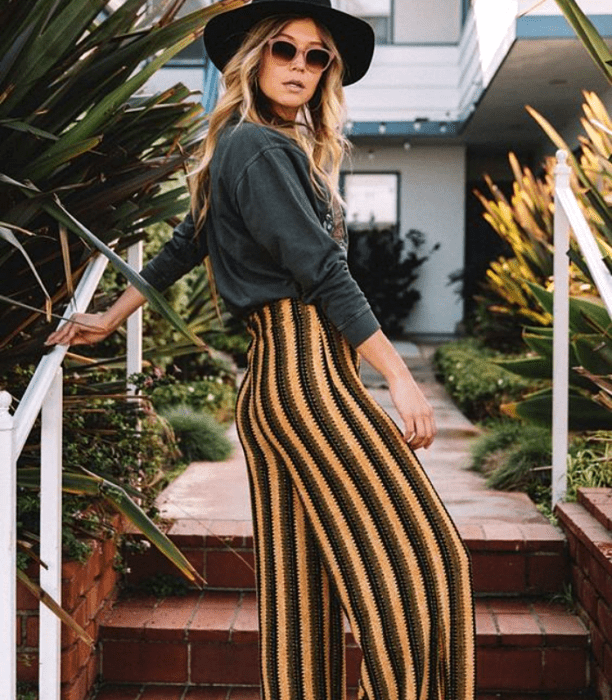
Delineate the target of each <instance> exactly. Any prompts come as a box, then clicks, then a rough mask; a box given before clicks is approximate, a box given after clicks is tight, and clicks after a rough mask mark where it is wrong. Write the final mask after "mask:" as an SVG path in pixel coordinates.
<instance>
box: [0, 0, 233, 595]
mask: <svg viewBox="0 0 612 700" xmlns="http://www.w3.org/2000/svg"><path fill="white" fill-rule="evenodd" d="M243 3H244V0H221V2H218V3H216V4H214V5H211V6H209V7H206V8H204V9H202V10H199V11H197V12H193V13H191V14H188V15H186V16H185V17H182V18H180V19H177V11H178V9H179V7H180V5H181V4H182V3H181V2H180V0H177V1H176V2H173V3H170V6H169V9H168V10H167V11H165V12H162V13H161V15H160V16H159V17H156V18H153V19H151V18H150V17H149V16H148V15H147V14H146V12H145V9H146V0H125V2H123V3H122V4H121V6H120V7H119V8H118V9H116V10H114V11H111V10H109V9H108V8H107V5H108V0H62V2H58V0H32V2H28V3H23V2H20V1H19V0H7V1H6V2H4V3H2V4H1V5H0V353H1V360H0V363H1V366H2V370H3V371H4V372H9V373H13V374H14V372H15V371H18V368H19V365H20V364H21V363H24V362H29V361H31V360H35V359H37V357H38V356H39V355H40V354H41V352H42V340H43V338H44V337H46V335H47V334H48V332H49V330H50V329H49V325H48V322H50V321H51V320H52V319H53V318H54V317H56V316H62V314H63V309H64V307H65V304H66V302H67V301H68V300H69V298H70V297H71V295H72V292H73V290H74V288H75V286H76V283H77V282H78V279H79V276H80V275H81V273H82V271H83V269H84V268H85V265H86V263H87V262H88V260H89V259H90V258H91V256H92V254H94V253H95V252H97V251H100V252H101V253H102V254H104V255H106V256H107V257H108V258H109V259H110V261H111V263H112V264H113V265H114V266H115V267H116V268H117V269H118V270H119V271H120V272H121V273H122V274H123V275H124V276H125V277H126V278H127V279H128V280H129V281H130V282H131V283H132V284H133V285H135V286H136V287H137V288H138V289H139V290H140V291H141V292H142V293H143V294H144V295H145V296H146V297H147V299H148V300H149V302H150V304H151V305H152V306H153V307H154V308H155V309H156V310H157V311H159V312H160V314H162V315H163V316H164V317H165V318H166V319H168V320H169V321H170V322H171V323H172V324H173V325H174V326H175V327H176V328H177V329H179V330H181V332H182V333H183V334H184V335H185V336H186V337H187V338H188V339H189V342H190V344H191V345H192V346H193V344H198V345H200V346H202V341H201V340H200V338H199V337H198V336H197V335H196V333H195V332H194V331H193V330H191V329H190V328H189V327H188V326H187V325H186V323H185V322H184V321H183V320H181V319H180V318H179V317H178V315H177V314H176V313H175V312H174V311H173V309H172V307H171V306H169V305H168V304H167V303H166V302H165V300H164V298H163V297H162V296H161V295H160V294H158V293H157V292H156V291H155V290H154V289H153V288H152V287H150V285H148V284H147V283H146V282H145V281H144V280H143V279H142V278H141V277H140V275H138V274H137V273H136V272H134V271H133V270H132V269H131V268H130V267H129V266H127V265H126V263H125V262H124V261H123V259H122V258H121V256H120V253H121V251H122V250H123V249H124V248H125V247H127V246H128V245H130V244H131V243H133V242H134V241H136V240H138V239H139V238H141V237H143V236H144V235H145V232H146V229H147V227H148V226H150V225H152V224H154V223H156V222H160V221H168V220H172V217H177V216H180V215H182V214H183V213H184V212H185V211H186V209H187V206H188V205H187V198H186V196H185V194H186V192H185V189H184V187H183V186H182V185H181V184H180V183H178V181H175V186H174V187H172V188H171V189H170V190H163V189H162V188H161V184H162V183H164V182H167V181H173V180H172V178H173V175H174V174H175V173H177V172H179V171H180V170H181V169H183V168H184V165H185V162H186V159H187V158H188V157H189V155H190V153H191V151H192V147H193V146H194V145H195V143H196V141H197V139H198V134H199V132H200V130H201V127H202V124H203V119H204V117H205V115H204V114H203V112H202V108H201V107H200V105H199V104H198V102H197V100H195V99H194V98H193V96H192V94H191V93H190V92H189V91H188V90H187V89H186V88H185V87H184V86H182V85H176V86H174V87H172V88H170V89H168V90H166V91H164V92H163V93H160V94H154V95H150V94H146V92H144V88H145V85H146V82H147V80H148V79H149V78H150V77H151V76H152V75H153V73H154V72H155V71H156V70H158V69H159V68H160V67H161V66H162V65H163V64H164V63H165V62H166V61H168V60H169V59H170V58H171V57H172V56H174V55H175V54H176V53H178V52H179V51H181V50H182V49H183V48H184V47H186V46H187V45H188V44H189V43H191V42H192V41H194V40H195V39H197V38H198V37H199V36H200V35H201V33H202V30H203V26H204V24H205V23H206V21H207V20H208V18H210V17H211V16H213V15H214V14H216V13H218V12H220V11H223V10H226V9H232V8H233V7H237V6H239V5H241V4H243ZM198 330H201V328H198ZM9 388H11V389H12V387H9ZM18 478H19V483H20V484H21V486H22V487H25V488H33V489H36V488H38V483H39V481H38V474H37V472H36V470H35V469H34V470H33V469H32V468H31V467H29V466H24V465H23V464H22V465H21V468H20V470H19V477H18ZM64 489H65V490H66V491H68V492H71V493H80V494H87V495H89V496H91V497H92V498H103V499H105V500H107V501H108V502H110V503H112V504H113V505H114V506H115V507H116V508H118V509H119V510H120V511H121V512H123V513H124V514H125V515H126V516H127V517H128V518H130V519H131V520H132V522H133V523H134V524H135V525H136V527H137V528H139V529H141V530H142V531H143V532H144V533H145V534H146V535H147V536H148V537H149V539H150V540H151V541H152V542H153V544H155V545H156V546H157V547H158V548H159V549H160V550H161V551H162V552H163V553H164V554H166V555H167V556H168V557H170V558H171V559H172V561H173V562H174V563H175V564H176V565H177V566H178V567H179V568H180V569H181V571H183V573H184V574H185V575H186V576H187V577H188V578H189V579H190V580H191V581H193V582H194V583H200V582H201V577H199V575H198V574H197V573H196V572H195V571H194V569H193V568H192V567H191V566H190V564H189V563H188V562H187V560H186V559H185V558H184V557H183V555H181V553H180V552H179V551H178V550H177V549H176V547H175V546H174V545H173V544H172V543H171V542H170V540H168V538H167V537H165V535H163V533H161V532H160V531H159V530H158V529H157V528H156V526H155V525H154V523H152V522H151V520H150V519H149V518H148V517H147V516H146V514H145V513H144V512H143V511H142V509H140V508H139V507H138V506H137V505H136V504H135V503H134V501H133V500H132V499H131V498H130V497H129V493H130V492H131V490H130V489H129V488H127V487H124V486H123V485H121V484H120V483H114V482H112V481H110V480H109V479H107V478H104V476H101V475H97V474H93V473H91V472H90V473H88V472H86V471H85V470H81V471H80V472H77V471H73V472H67V473H66V474H65V475H64ZM133 495H136V494H133ZM20 576H21V577H22V578H23V577H24V576H25V574H23V573H21V574H20ZM24 580H25V581H26V583H27V585H28V586H30V587H34V584H33V583H32V582H31V581H29V580H26V579H24ZM32 589H33V590H35V588H32ZM39 596H41V597H42V598H44V595H43V594H42V593H41V592H40V591H39Z"/></svg>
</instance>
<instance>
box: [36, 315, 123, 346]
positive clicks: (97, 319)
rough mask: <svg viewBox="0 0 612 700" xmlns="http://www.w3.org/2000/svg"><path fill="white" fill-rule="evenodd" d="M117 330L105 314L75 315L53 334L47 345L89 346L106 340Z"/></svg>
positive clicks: (46, 342)
mask: <svg viewBox="0 0 612 700" xmlns="http://www.w3.org/2000/svg"><path fill="white" fill-rule="evenodd" d="M113 330H115V329H114V328H113V327H112V326H111V325H110V324H109V323H108V321H107V320H106V318H105V314H103V313H102V314H73V315H72V316H71V317H70V320H69V321H67V322H66V323H64V324H63V325H62V327H61V328H59V329H58V330H56V331H54V332H53V333H51V335H50V336H49V337H48V338H47V340H46V341H45V345H89V344H91V343H98V342H99V341H101V340H104V338H106V337H107V336H108V335H110V334H111V333H112V332H113Z"/></svg>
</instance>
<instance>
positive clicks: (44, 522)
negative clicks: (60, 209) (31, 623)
mask: <svg viewBox="0 0 612 700" xmlns="http://www.w3.org/2000/svg"><path fill="white" fill-rule="evenodd" d="M107 264H108V259H107V258H106V257H104V256H102V255H99V254H98V255H96V256H95V257H94V258H93V260H92V261H91V262H90V263H89V265H88V266H87V268H86V270H85V272H84V274H83V276H82V278H81V280H80V282H79V285H78V286H77V289H76V291H75V294H74V296H73V298H72V300H71V302H70V304H69V305H68V308H67V310H66V314H65V315H66V318H69V317H70V316H71V315H72V314H73V313H77V312H82V311H85V310H86V308H87V306H88V305H89V302H90V301H91V298H92V297H93V295H94V292H95V291H96V288H97V286H98V283H99V281H100V277H101V276H102V273H103V272H104V269H105V268H106V265H107ZM66 322H67V321H66V320H62V321H61V322H60V324H59V325H58V327H61V326H62V325H63V324H65V323H66ZM67 351H68V347H67V346H60V345H58V346H56V347H55V348H54V349H53V350H51V351H50V352H49V353H48V354H47V355H45V357H43V358H42V359H41V361H40V362H39V364H38V367H37V368H36V371H35V373H34V376H33V377H32V379H31V380H30V383H29V385H28V388H27V389H26V391H25V393H24V395H23V397H22V399H21V401H20V403H19V407H18V408H17V410H16V411H15V415H14V416H11V415H10V413H9V408H10V405H11V402H12V397H11V396H10V394H9V393H8V392H7V391H2V392H0V458H1V460H2V468H0V488H1V490H2V493H3V498H5V499H7V502H5V503H4V504H3V507H2V508H0V591H2V596H0V629H1V630H3V632H2V634H0V659H1V661H2V673H0V698H2V700H15V698H16V696H17V664H16V656H17V639H16V625H15V620H16V616H17V592H16V591H17V587H16V577H17V559H16V532H17V512H16V510H17V509H16V492H17V458H18V456H19V455H20V453H21V451H22V449H23V446H24V444H25V442H26V440H27V437H28V435H29V433H30V431H31V430H32V426H33V425H34V422H35V421H36V418H37V417H38V415H39V414H41V413H42V415H41V488H40V520H41V528H40V530H41V539H40V558H41V560H42V561H43V562H44V563H45V566H44V567H41V569H40V586H41V588H42V589H43V590H44V591H45V592H46V593H47V594H48V595H50V596H51V597H52V598H53V599H54V600H55V601H57V602H61V566H62V368H61V365H62V362H63V360H64V357H65V355H66V352H67ZM39 614H40V619H39V627H40V630H41V634H40V635H39V638H40V641H39V698H40V700H59V698H60V694H61V693H60V682H61V669H60V659H61V625H60V620H59V618H58V617H57V616H56V615H54V614H53V613H52V612H51V611H49V610H48V608H47V607H46V606H44V605H42V603H41V605H40V610H39ZM43 631H44V634H43Z"/></svg>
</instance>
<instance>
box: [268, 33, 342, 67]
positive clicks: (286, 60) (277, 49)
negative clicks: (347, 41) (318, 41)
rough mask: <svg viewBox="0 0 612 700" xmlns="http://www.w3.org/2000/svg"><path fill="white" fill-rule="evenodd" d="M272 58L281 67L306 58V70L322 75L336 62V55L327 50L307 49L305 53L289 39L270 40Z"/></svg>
mask: <svg viewBox="0 0 612 700" xmlns="http://www.w3.org/2000/svg"><path fill="white" fill-rule="evenodd" d="M268 47H269V48H270V56H272V58H273V59H274V61H276V63H278V64H279V65H281V66H288V65H289V64H290V63H291V62H292V61H293V60H294V59H295V57H296V56H297V55H298V53H299V54H301V55H302V56H303V57H304V63H305V64H306V68H307V69H308V70H309V71H311V72H312V73H322V72H323V71H324V70H325V69H326V68H327V67H328V66H329V64H330V63H331V62H332V61H333V60H334V54H333V53H332V52H331V51H328V50H327V49H306V51H303V50H301V49H298V47H297V46H296V45H295V44H294V43H293V42H292V41H288V40H287V39H270V40H269V41H268Z"/></svg>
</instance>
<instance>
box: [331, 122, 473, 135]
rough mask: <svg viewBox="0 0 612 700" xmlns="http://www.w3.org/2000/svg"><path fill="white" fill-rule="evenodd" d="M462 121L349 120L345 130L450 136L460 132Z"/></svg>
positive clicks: (373, 133)
mask: <svg viewBox="0 0 612 700" xmlns="http://www.w3.org/2000/svg"><path fill="white" fill-rule="evenodd" d="M460 126H461V123H460V122H455V121H449V122H438V121H421V120H417V121H412V122H383V121H377V122H348V123H347V125H346V126H345V129H344V132H345V134H346V135H347V136H349V137H351V138H352V137H354V136H378V137H381V138H384V137H387V136H402V137H407V136H411V137H413V138H414V137H420V136H425V137H429V138H431V137H433V136H438V137H440V136H441V137H444V138H446V137H449V136H457V135H458V134H459V130H460Z"/></svg>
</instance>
